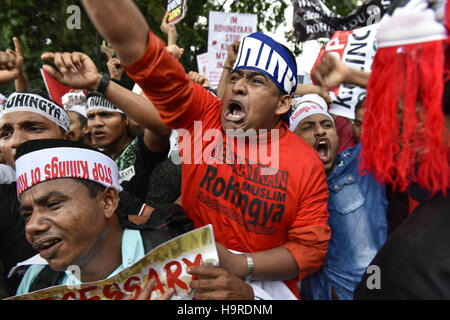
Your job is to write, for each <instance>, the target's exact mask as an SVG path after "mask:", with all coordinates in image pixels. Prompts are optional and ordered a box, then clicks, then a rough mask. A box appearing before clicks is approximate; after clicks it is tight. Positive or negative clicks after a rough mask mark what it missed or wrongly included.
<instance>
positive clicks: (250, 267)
mask: <svg viewBox="0 0 450 320" xmlns="http://www.w3.org/2000/svg"><path fill="white" fill-rule="evenodd" d="M244 256H245V258H246V260H247V273H246V275H245V277H244V281H245V282H250V281H252V279H253V275H254V271H255V259H254V258H253V257H252V256H250V255H247V254H244Z"/></svg>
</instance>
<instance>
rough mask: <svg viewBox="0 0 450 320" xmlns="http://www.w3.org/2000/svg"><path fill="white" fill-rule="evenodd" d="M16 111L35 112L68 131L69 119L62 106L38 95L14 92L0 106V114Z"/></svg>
mask: <svg viewBox="0 0 450 320" xmlns="http://www.w3.org/2000/svg"><path fill="white" fill-rule="evenodd" d="M18 111H27V112H34V113H37V114H39V115H41V116H44V117H46V118H47V119H49V120H50V121H52V122H54V123H56V124H57V125H59V126H60V127H61V128H63V129H64V130H65V131H66V132H67V131H69V128H70V119H69V116H68V114H67V112H66V111H65V110H64V108H62V107H61V106H59V105H58V104H56V103H54V102H52V101H50V100H48V99H45V98H44V97H41V96H40V95H37V94H33V93H20V92H14V93H13V94H11V95H10V96H9V97H8V99H7V100H6V101H5V104H4V105H3V106H2V109H1V112H0V116H1V115H4V114H7V113H11V112H18Z"/></svg>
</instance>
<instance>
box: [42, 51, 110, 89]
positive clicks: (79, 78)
mask: <svg viewBox="0 0 450 320" xmlns="http://www.w3.org/2000/svg"><path fill="white" fill-rule="evenodd" d="M41 59H42V60H46V61H50V62H52V63H53V64H54V65H55V66H56V68H57V70H56V69H54V68H53V67H51V66H49V65H44V66H43V68H44V70H45V71H47V72H48V73H49V74H50V76H51V77H52V78H54V79H55V80H58V81H59V82H61V83H62V84H64V85H66V86H69V87H71V88H76V89H87V90H90V91H95V90H96V89H97V87H98V84H99V83H100V79H101V78H102V76H101V74H100V73H99V72H98V70H97V67H96V66H95V64H94V62H93V61H92V60H91V58H89V57H88V56H87V55H86V54H84V53H82V52H72V53H71V52H44V53H43V54H42V55H41Z"/></svg>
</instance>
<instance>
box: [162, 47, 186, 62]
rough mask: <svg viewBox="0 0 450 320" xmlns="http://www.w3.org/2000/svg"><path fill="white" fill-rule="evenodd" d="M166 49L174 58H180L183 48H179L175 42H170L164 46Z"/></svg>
mask: <svg viewBox="0 0 450 320" xmlns="http://www.w3.org/2000/svg"><path fill="white" fill-rule="evenodd" d="M166 50H167V51H168V52H169V53H170V54H172V55H173V56H174V57H175V58H177V59H180V58H181V56H182V55H183V52H184V49H183V48H180V47H179V46H177V45H176V44H171V45H168V46H167V47H166Z"/></svg>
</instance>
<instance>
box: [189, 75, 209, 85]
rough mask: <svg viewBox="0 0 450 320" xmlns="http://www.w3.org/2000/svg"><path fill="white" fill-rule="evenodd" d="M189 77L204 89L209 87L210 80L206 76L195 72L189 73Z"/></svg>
mask: <svg viewBox="0 0 450 320" xmlns="http://www.w3.org/2000/svg"><path fill="white" fill-rule="evenodd" d="M189 77H190V78H191V80H192V81H193V82H195V83H198V84H199V85H201V86H203V87H209V81H208V78H207V77H205V76H204V75H202V74H200V73H198V72H195V71H189Z"/></svg>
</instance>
